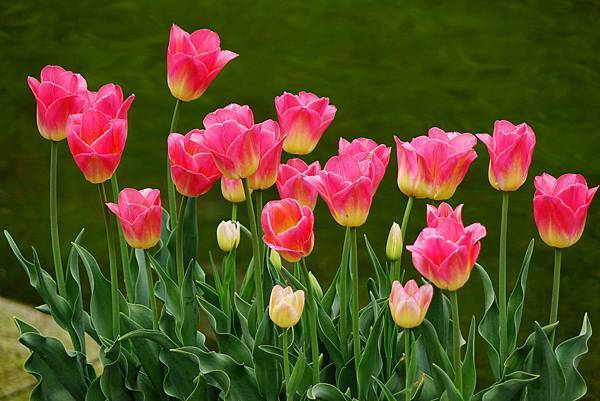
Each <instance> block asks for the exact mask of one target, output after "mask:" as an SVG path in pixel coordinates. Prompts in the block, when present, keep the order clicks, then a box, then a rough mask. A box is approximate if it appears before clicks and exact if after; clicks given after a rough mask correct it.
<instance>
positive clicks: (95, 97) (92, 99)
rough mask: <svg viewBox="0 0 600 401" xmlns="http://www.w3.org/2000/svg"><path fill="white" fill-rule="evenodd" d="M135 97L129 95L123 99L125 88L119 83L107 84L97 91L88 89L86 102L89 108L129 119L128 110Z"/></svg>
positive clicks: (109, 115) (111, 116)
mask: <svg viewBox="0 0 600 401" xmlns="http://www.w3.org/2000/svg"><path fill="white" fill-rule="evenodd" d="M133 99H135V96H134V95H129V97H128V98H127V99H125V100H123V90H122V89H121V87H120V86H119V85H115V84H106V85H103V86H102V87H101V88H100V89H98V91H97V92H93V91H87V96H86V104H87V107H88V108H92V109H95V110H98V111H100V112H102V113H104V114H105V115H106V116H107V117H110V118H112V119H115V118H119V119H123V120H127V112H128V111H129V108H130V107H131V103H133Z"/></svg>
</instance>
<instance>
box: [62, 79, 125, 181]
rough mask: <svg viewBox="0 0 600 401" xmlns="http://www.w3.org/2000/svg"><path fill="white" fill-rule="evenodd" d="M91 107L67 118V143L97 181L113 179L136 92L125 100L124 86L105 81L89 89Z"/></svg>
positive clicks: (79, 164)
mask: <svg viewBox="0 0 600 401" xmlns="http://www.w3.org/2000/svg"><path fill="white" fill-rule="evenodd" d="M86 97H87V107H86V108H85V110H84V111H83V113H81V114H72V115H70V116H69V119H68V120H67V143H68V145H69V149H70V150H71V154H72V155H73V158H74V159H75V164H77V167H79V169H80V170H81V172H82V173H83V175H84V176H85V179H86V180H88V181H89V182H91V183H93V184H99V183H102V182H105V181H106V180H109V179H110V178H111V177H112V176H113V174H114V172H115V171H116V169H117V167H118V166H119V163H120V161H121V155H122V154H123V150H124V149H125V141H126V140H127V112H128V111H129V107H130V106H131V103H132V102H133V98H134V97H133V95H131V96H129V97H128V98H127V99H125V100H123V91H122V90H121V87H120V86H118V85H115V84H107V85H104V86H103V87H102V88H100V90H99V91H98V92H87V94H86Z"/></svg>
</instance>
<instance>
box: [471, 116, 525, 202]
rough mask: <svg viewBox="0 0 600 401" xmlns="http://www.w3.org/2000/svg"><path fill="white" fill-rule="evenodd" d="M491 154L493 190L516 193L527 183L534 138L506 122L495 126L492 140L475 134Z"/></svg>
mask: <svg viewBox="0 0 600 401" xmlns="http://www.w3.org/2000/svg"><path fill="white" fill-rule="evenodd" d="M477 138H479V140H480V141H481V142H483V143H484V144H485V146H486V147H487V149H488V153H489V154H490V167H489V169H488V176H489V180H490V184H491V185H492V187H494V188H496V189H497V190H500V191H516V190H517V189H519V188H520V187H521V185H523V183H524V182H525V180H526V179H527V173H528V171H529V165H530V164H531V157H532V156H533V149H534V148H535V134H534V133H533V130H532V129H531V127H529V126H528V125H527V124H525V123H522V124H519V125H517V126H515V125H514V124H512V123H511V122H509V121H506V120H500V121H496V122H495V123H494V136H489V135H488V134H478V135H477Z"/></svg>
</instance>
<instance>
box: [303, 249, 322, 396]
mask: <svg viewBox="0 0 600 401" xmlns="http://www.w3.org/2000/svg"><path fill="white" fill-rule="evenodd" d="M300 265H301V267H302V272H303V273H304V282H305V285H306V291H307V295H308V296H307V298H308V302H307V304H308V330H309V332H310V350H311V361H312V379H313V384H317V383H319V372H320V369H319V340H318V338H317V313H318V310H317V299H316V297H315V291H314V290H313V286H312V284H311V282H310V277H309V275H308V269H307V268H306V260H305V259H304V258H302V260H301V261H300Z"/></svg>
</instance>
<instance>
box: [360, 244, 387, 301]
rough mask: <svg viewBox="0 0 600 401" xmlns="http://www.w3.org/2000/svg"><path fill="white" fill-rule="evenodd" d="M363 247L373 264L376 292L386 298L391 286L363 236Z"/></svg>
mask: <svg viewBox="0 0 600 401" xmlns="http://www.w3.org/2000/svg"><path fill="white" fill-rule="evenodd" d="M365 245H366V247H367V253H368V254H369V258H370V259H371V263H372V264H373V269H374V270H375V274H376V275H377V285H378V290H379V291H378V292H379V295H380V296H381V297H384V298H385V297H387V296H388V295H389V294H390V290H391V286H392V284H391V283H390V279H389V276H388V274H387V273H386V272H385V270H384V269H383V268H382V267H381V263H379V259H378V258H377V255H376V254H375V251H374V250H373V247H372V246H371V243H370V242H369V239H368V238H367V235H366V234H365Z"/></svg>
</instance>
